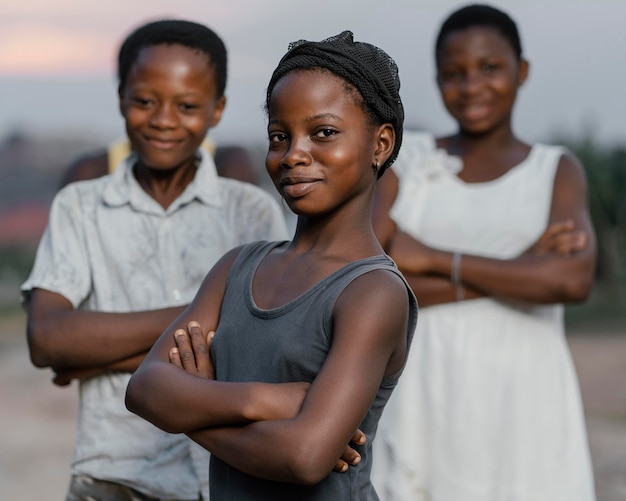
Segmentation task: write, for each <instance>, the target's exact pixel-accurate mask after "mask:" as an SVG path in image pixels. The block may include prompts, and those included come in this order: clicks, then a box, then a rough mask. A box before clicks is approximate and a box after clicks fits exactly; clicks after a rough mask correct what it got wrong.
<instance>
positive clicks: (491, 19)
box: [435, 4, 522, 60]
mask: <svg viewBox="0 0 626 501" xmlns="http://www.w3.org/2000/svg"><path fill="white" fill-rule="evenodd" d="M474 26H480V27H488V28H494V29H496V30H498V32H500V34H501V35H502V36H503V37H504V38H506V40H507V41H508V42H509V43H510V44H511V47H512V48H513V51H514V52H515V55H516V56H517V59H518V60H519V59H521V58H522V42H521V40H520V36H519V32H518V30H517V25H516V24H515V21H513V19H512V18H511V17H510V16H509V15H508V14H506V13H505V12H503V11H501V10H500V9H496V8H495V7H491V6H490V5H484V4H472V5H467V6H465V7H461V8H460V9H458V10H456V11H454V12H453V13H452V14H450V15H449V16H448V17H447V18H446V20H445V21H444V22H443V24H442V25H441V28H439V34H438V35H437V41H436V43H435V60H437V59H438V57H439V52H440V51H441V47H442V45H443V42H444V39H445V38H446V37H447V36H448V35H449V34H450V33H452V32H454V31H459V30H464V29H467V28H472V27H474Z"/></svg>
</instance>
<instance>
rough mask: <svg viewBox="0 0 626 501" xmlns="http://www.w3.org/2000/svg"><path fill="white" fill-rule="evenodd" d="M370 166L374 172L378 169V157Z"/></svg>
mask: <svg viewBox="0 0 626 501" xmlns="http://www.w3.org/2000/svg"><path fill="white" fill-rule="evenodd" d="M372 167H373V168H374V172H378V169H379V165H378V158H377V159H376V160H375V161H374V165H373V166H372Z"/></svg>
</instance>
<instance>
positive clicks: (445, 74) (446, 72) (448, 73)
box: [439, 68, 463, 80]
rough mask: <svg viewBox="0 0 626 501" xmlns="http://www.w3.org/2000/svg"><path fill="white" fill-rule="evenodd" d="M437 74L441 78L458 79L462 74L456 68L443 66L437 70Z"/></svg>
mask: <svg viewBox="0 0 626 501" xmlns="http://www.w3.org/2000/svg"><path fill="white" fill-rule="evenodd" d="M439 76H440V78H441V79H442V80H460V79H461V78H462V77H463V74H462V72H461V71H460V70H458V69H456V68H444V69H442V70H440V71H439Z"/></svg>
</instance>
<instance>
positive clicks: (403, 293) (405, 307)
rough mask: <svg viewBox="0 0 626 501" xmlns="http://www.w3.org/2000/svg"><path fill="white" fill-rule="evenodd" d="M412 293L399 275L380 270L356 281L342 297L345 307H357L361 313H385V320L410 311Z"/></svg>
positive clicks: (390, 271) (365, 274)
mask: <svg viewBox="0 0 626 501" xmlns="http://www.w3.org/2000/svg"><path fill="white" fill-rule="evenodd" d="M410 294H411V293H410V291H409V289H408V287H407V285H406V283H405V282H404V280H403V279H402V278H401V277H400V275H398V273H396V272H394V271H392V270H389V269H385V268H380V269H376V270H373V271H370V272H368V273H364V274H363V275H360V276H359V277H357V278H356V279H354V280H353V281H352V282H351V283H350V284H349V285H348V286H347V287H346V289H345V290H344V292H343V293H342V295H341V299H342V303H343V305H344V306H348V305H350V307H356V308H358V309H359V310H360V311H361V312H366V311H367V312H368V313H373V312H384V313H385V318H387V319H389V318H391V317H394V316H398V315H399V316H400V318H402V316H403V315H406V313H407V312H408V311H409V306H410Z"/></svg>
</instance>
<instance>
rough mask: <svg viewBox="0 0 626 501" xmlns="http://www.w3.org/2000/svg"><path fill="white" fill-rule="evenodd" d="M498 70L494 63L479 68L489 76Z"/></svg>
mask: <svg viewBox="0 0 626 501" xmlns="http://www.w3.org/2000/svg"><path fill="white" fill-rule="evenodd" d="M498 68H499V66H498V65H497V64H495V63H485V64H483V65H482V66H481V67H480V70H481V71H482V72H483V73H485V74H487V75H489V74H491V73H494V72H495V71H497V70H498Z"/></svg>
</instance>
